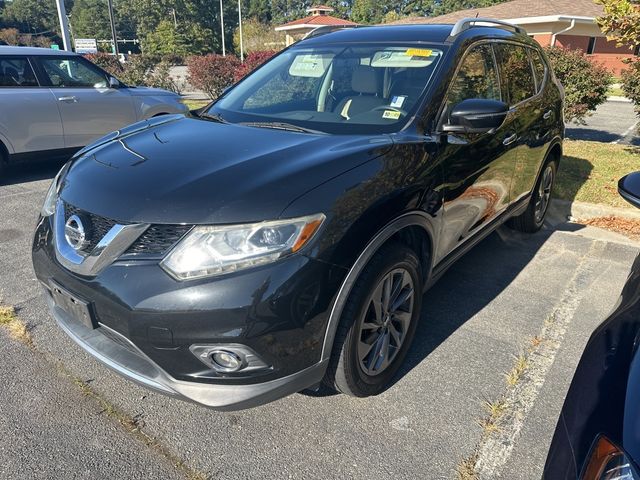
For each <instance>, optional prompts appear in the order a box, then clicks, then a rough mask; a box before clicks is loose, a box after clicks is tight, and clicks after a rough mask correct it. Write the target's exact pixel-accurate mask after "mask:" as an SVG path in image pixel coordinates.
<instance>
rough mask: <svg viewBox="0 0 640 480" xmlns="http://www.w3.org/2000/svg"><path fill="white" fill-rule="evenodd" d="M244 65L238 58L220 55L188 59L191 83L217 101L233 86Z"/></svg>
mask: <svg viewBox="0 0 640 480" xmlns="http://www.w3.org/2000/svg"><path fill="white" fill-rule="evenodd" d="M241 66H242V63H240V60H239V59H238V58H237V57H234V56H233V55H227V56H226V57H223V56H222V55H218V54H213V53H212V54H209V55H202V56H193V57H189V58H188V59H187V69H188V71H189V83H190V84H191V85H192V86H193V87H195V88H197V89H199V90H202V91H203V92H205V93H206V94H207V95H208V96H209V97H210V98H212V99H216V98H218V97H219V96H220V94H221V93H222V91H223V90H224V89H225V88H227V87H229V86H231V85H233V83H234V82H235V78H236V72H237V71H238V70H239V69H240V67H241Z"/></svg>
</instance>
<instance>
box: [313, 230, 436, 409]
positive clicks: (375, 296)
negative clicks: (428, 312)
mask: <svg viewBox="0 0 640 480" xmlns="http://www.w3.org/2000/svg"><path fill="white" fill-rule="evenodd" d="M422 284H423V280H422V273H421V271H420V262H419V260H418V257H417V256H416V254H415V252H414V251H413V250H411V249H410V248H408V247H407V246H405V245H403V244H400V243H392V244H389V245H387V246H384V247H383V248H381V249H380V251H378V252H377V253H376V254H375V255H374V256H373V258H372V259H371V260H370V262H369V264H368V265H367V266H366V267H365V268H364V270H363V271H362V273H361V274H360V277H359V278H358V280H357V281H356V283H355V284H354V286H353V290H352V291H351V294H350V296H349V298H348V300H347V302H346V304H345V307H344V310H343V313H342V317H341V319H340V324H339V326H338V330H337V332H336V339H335V343H334V347H333V352H332V356H331V360H330V362H329V367H328V370H327V376H326V378H325V382H326V383H327V384H328V385H329V386H331V387H333V388H335V389H336V390H338V391H340V392H342V393H346V394H348V395H353V396H356V397H366V396H369V395H376V394H378V393H380V392H381V391H383V390H384V388H385V387H386V386H387V385H388V383H389V381H390V380H391V379H392V377H393V376H394V375H395V373H396V372H397V370H398V368H399V367H400V366H401V364H402V361H403V360H404V357H405V355H406V353H407V351H408V349H409V347H410V345H411V342H412V340H413V337H414V335H415V330H416V326H417V323H418V319H419V317H420V308H421V306H422Z"/></svg>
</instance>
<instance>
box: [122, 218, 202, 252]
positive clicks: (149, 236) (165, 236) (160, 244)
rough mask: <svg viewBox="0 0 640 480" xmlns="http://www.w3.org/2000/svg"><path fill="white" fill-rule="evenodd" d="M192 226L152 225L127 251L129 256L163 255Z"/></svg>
mask: <svg viewBox="0 0 640 480" xmlns="http://www.w3.org/2000/svg"><path fill="white" fill-rule="evenodd" d="M190 229H191V225H151V226H150V227H149V228H148V229H147V231H146V232H144V233H143V234H142V235H141V236H140V238H138V240H136V241H135V242H134V243H133V245H131V246H130V247H129V249H128V250H127V251H126V254H127V255H140V254H146V255H162V254H164V253H165V252H167V250H169V249H170V248H171V247H173V246H174V245H175V244H176V243H178V240H180V239H181V238H182V237H183V236H184V235H185V234H186V233H187V232H188V231H189V230H190Z"/></svg>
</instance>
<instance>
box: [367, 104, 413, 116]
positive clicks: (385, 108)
mask: <svg viewBox="0 0 640 480" xmlns="http://www.w3.org/2000/svg"><path fill="white" fill-rule="evenodd" d="M380 110H393V111H394V112H399V113H400V114H401V115H403V116H406V115H407V112H406V111H405V110H402V109H401V108H398V107H392V106H391V105H380V106H379V107H375V108H373V109H371V111H372V112H379V111H380Z"/></svg>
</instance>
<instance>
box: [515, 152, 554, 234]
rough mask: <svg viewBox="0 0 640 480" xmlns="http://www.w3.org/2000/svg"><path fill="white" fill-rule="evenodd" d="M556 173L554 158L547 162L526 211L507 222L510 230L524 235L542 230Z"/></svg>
mask: <svg viewBox="0 0 640 480" xmlns="http://www.w3.org/2000/svg"><path fill="white" fill-rule="evenodd" d="M557 171H558V161H557V160H556V159H555V158H551V159H549V160H547V162H546V163H545V164H544V166H543V167H542V171H541V172H540V177H539V178H538V181H537V182H536V186H535V188H534V189H533V193H532V194H531V199H530V200H529V205H527V209H526V210H525V211H524V213H522V214H521V215H518V216H517V217H513V218H512V219H511V220H509V223H508V225H509V226H510V227H511V228H513V229H514V230H518V231H520V232H526V233H535V232H537V231H538V230H540V228H542V224H543V223H544V219H545V217H546V215H547V210H548V209H549V204H550V203H551V192H552V191H553V185H554V182H555V180H556V172H557Z"/></svg>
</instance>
